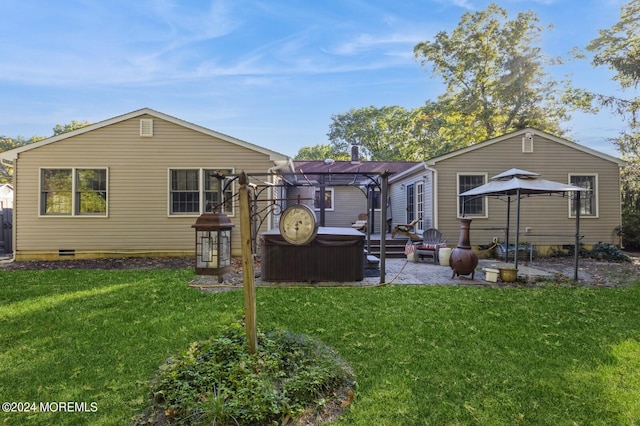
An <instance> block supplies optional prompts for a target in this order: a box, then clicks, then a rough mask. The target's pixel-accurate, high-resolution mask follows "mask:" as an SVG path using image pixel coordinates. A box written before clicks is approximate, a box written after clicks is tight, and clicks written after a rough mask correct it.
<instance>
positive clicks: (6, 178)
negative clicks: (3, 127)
mask: <svg viewBox="0 0 640 426" xmlns="http://www.w3.org/2000/svg"><path fill="white" fill-rule="evenodd" d="M90 124H91V123H90V122H88V121H86V120H85V121H76V120H72V121H71V122H70V123H68V124H56V126H55V127H54V128H53V135H52V136H58V135H61V134H63V133H67V132H71V131H73V130H76V129H80V128H82V127H85V126H88V125H90ZM43 139H46V138H45V137H44V136H32V137H31V138H29V139H25V138H24V137H22V136H17V137H15V138H10V137H6V136H0V152H4V151H9V150H11V149H14V148H19V147H21V146H23V145H28V144H30V143H34V142H38V141H41V140H43ZM12 175H13V168H12V167H11V166H9V165H7V164H0V183H8V182H10V181H11V176H12Z"/></svg>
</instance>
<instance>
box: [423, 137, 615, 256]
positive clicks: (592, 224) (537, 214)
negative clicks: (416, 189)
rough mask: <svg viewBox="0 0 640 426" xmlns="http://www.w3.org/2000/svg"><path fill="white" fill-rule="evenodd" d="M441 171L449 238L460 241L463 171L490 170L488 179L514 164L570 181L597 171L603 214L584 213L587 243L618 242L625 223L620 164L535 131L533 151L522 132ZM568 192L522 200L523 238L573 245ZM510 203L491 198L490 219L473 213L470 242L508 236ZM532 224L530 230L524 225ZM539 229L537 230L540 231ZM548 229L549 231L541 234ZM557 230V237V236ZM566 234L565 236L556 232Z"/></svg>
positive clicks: (441, 216) (441, 211)
mask: <svg viewBox="0 0 640 426" xmlns="http://www.w3.org/2000/svg"><path fill="white" fill-rule="evenodd" d="M434 167H435V168H436V169H437V170H438V212H437V214H438V220H439V224H440V226H439V228H440V230H441V231H442V232H444V233H445V235H446V236H447V237H448V238H449V241H451V242H455V241H457V238H458V235H459V228H460V222H459V220H458V219H457V188H456V185H457V179H456V175H457V174H458V173H462V174H469V173H487V176H488V178H491V177H492V176H495V175H497V174H499V173H501V172H503V171H505V170H508V169H511V168H519V169H524V170H528V171H532V172H536V173H539V174H541V175H542V176H541V177H542V178H543V179H548V180H553V181H558V182H564V183H568V182H569V174H586V175H593V174H597V175H598V188H597V191H598V195H597V202H598V213H599V217H598V218H593V217H589V218H587V217H583V218H582V220H581V222H580V233H581V234H582V235H584V236H585V238H584V239H583V243H585V244H594V243H597V242H599V241H602V242H608V243H612V244H615V243H617V242H618V239H617V237H616V233H615V228H616V226H618V225H619V222H620V181H619V166H618V164H616V163H614V162H612V161H608V160H606V159H603V158H600V157H597V156H595V155H592V154H589V153H586V152H583V151H580V150H578V149H573V148H572V147H570V146H565V145H563V144H560V143H557V142H555V141H552V140H549V139H546V138H544V137H542V136H540V135H535V136H534V145H533V152H532V153H523V152H522V136H521V135H515V136H514V137H512V138H508V139H505V140H503V141H500V142H497V143H493V144H488V145H487V146H483V147H479V148H478V149H475V150H472V151H468V152H465V153H463V154H461V155H457V156H452V157H449V158H446V159H444V160H442V161H438V162H436V163H435V165H434ZM568 202H569V201H568V198H567V197H564V198H562V197H560V196H558V195H553V196H550V195H538V196H532V197H525V198H523V199H522V201H521V217H520V232H521V235H520V241H522V242H525V241H526V242H532V243H534V244H540V245H559V244H573V242H574V240H573V237H572V236H571V235H573V234H575V220H574V219H573V218H570V217H569V205H568ZM506 210H507V203H506V199H505V198H501V199H496V198H489V200H488V206H487V215H488V217H487V218H473V222H472V223H471V243H472V244H473V245H479V244H488V243H490V242H491V240H492V238H493V237H498V238H499V239H500V241H503V240H504V232H503V231H501V230H499V229H486V228H504V227H505V226H506ZM515 219H516V202H515V197H512V203H511V233H510V242H513V241H514V239H515V234H514V232H515ZM527 227H529V228H531V232H530V233H528V234H527V233H525V229H526V228H527ZM536 234H538V235H536ZM539 234H545V235H539ZM552 235H556V236H552ZM557 235H562V236H557Z"/></svg>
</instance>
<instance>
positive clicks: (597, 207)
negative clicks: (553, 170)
mask: <svg viewBox="0 0 640 426" xmlns="http://www.w3.org/2000/svg"><path fill="white" fill-rule="evenodd" d="M573 176H593V177H594V178H595V182H594V184H595V189H594V191H593V198H594V205H595V210H596V211H595V214H590V215H584V214H580V219H598V218H599V217H600V197H599V196H598V192H600V183H599V179H598V177H599V176H598V173H569V174H568V177H567V182H569V184H570V185H573V184H572V183H571V178H572V177H573ZM583 194H584V193H581V194H580V197H581V198H582V196H583ZM568 198H569V202H568V203H567V211H568V213H567V215H568V217H569V218H570V219H575V217H576V215H575V214H572V213H571V204H572V203H573V196H570V197H568Z"/></svg>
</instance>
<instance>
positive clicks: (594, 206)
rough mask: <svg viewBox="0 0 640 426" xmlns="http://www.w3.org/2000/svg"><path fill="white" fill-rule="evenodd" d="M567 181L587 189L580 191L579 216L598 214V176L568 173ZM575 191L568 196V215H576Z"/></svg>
mask: <svg viewBox="0 0 640 426" xmlns="http://www.w3.org/2000/svg"><path fill="white" fill-rule="evenodd" d="M569 183H570V184H571V185H575V186H579V187H581V188H585V189H587V191H581V192H580V216H586V217H597V216H598V196H597V194H598V176H597V175H578V174H575V175H574V174H571V175H569ZM575 198H576V192H572V193H571V197H569V216H570V217H575V216H576V204H575Z"/></svg>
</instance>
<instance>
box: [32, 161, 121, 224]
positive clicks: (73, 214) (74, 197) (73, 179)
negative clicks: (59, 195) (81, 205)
mask: <svg viewBox="0 0 640 426" xmlns="http://www.w3.org/2000/svg"><path fill="white" fill-rule="evenodd" d="M43 170H71V214H46V213H43V212H42V203H43V200H42V171H43ZM76 170H105V171H106V172H107V176H106V181H107V182H106V184H107V187H106V193H107V200H106V206H105V212H104V214H102V213H95V214H80V213H77V208H76V207H77V202H78V200H77V195H76V192H77V191H76V189H77V188H76ZM110 198H111V194H110V190H109V168H108V167H104V166H89V167H68V166H50V167H40V168H38V217H41V218H84V219H87V218H88V219H95V218H100V219H104V218H108V217H109V199H110Z"/></svg>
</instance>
